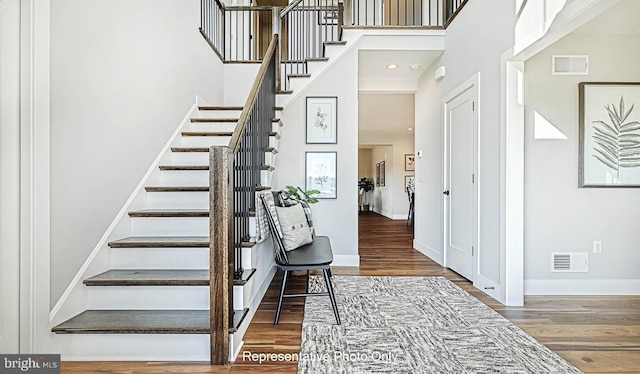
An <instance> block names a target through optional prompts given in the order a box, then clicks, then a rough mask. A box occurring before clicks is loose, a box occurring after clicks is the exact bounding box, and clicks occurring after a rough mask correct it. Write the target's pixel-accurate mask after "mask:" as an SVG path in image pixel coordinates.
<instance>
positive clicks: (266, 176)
mask: <svg viewBox="0 0 640 374" xmlns="http://www.w3.org/2000/svg"><path fill="white" fill-rule="evenodd" d="M272 174H273V172H272V171H267V170H263V171H261V172H260V183H261V184H262V185H263V186H271V175H272Z"/></svg>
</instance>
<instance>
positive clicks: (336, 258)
mask: <svg viewBox="0 0 640 374" xmlns="http://www.w3.org/2000/svg"><path fill="white" fill-rule="evenodd" d="M331 266H360V256H358V255H333V263H332V264H331Z"/></svg>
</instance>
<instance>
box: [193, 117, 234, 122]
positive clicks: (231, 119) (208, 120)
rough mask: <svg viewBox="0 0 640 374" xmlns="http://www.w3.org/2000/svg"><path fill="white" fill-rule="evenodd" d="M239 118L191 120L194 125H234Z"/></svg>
mask: <svg viewBox="0 0 640 374" xmlns="http://www.w3.org/2000/svg"><path fill="white" fill-rule="evenodd" d="M238 120H239V118H191V122H192V123H233V122H238Z"/></svg>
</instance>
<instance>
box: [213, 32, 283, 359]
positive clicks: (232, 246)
mask: <svg viewBox="0 0 640 374" xmlns="http://www.w3.org/2000/svg"><path fill="white" fill-rule="evenodd" d="M277 49H278V36H277V35H273V36H272V39H271V42H270V44H269V45H268V48H267V50H266V52H265V55H264V56H265V57H264V59H263V61H262V65H261V66H260V70H259V72H258V76H257V77H256V80H255V82H254V84H253V87H252V88H251V91H250V92H249V97H248V99H247V101H246V103H245V106H244V108H243V110H242V113H241V114H240V119H239V121H238V124H237V126H236V128H235V130H234V132H233V135H232V136H231V140H230V141H229V145H228V146H214V147H211V148H210V150H209V154H210V165H209V170H210V200H211V204H210V207H211V208H210V211H209V217H210V218H209V221H210V226H211V230H210V259H211V260H210V261H211V264H210V277H211V279H210V318H211V363H212V364H213V365H223V364H226V363H227V362H228V357H229V356H228V355H229V331H230V329H231V328H232V327H233V326H232V324H233V312H234V311H233V277H232V276H231V275H232V274H233V273H235V272H237V271H238V269H239V268H238V265H239V264H238V262H239V261H241V260H240V255H241V253H242V248H243V247H244V246H245V245H246V244H247V242H248V241H249V230H250V228H249V217H250V215H251V212H254V211H255V194H256V191H259V190H261V189H262V188H263V187H262V186H261V171H262V170H264V169H265V168H266V165H265V152H266V150H267V147H269V139H270V137H271V135H272V123H273V118H274V117H275V104H276V99H275V97H276V75H277V74H276V69H277V66H278V62H277V61H278V53H277ZM240 270H241V268H240Z"/></svg>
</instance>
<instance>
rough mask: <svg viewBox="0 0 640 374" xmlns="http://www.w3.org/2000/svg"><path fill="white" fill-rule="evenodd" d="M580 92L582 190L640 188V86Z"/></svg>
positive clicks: (583, 87)
mask: <svg viewBox="0 0 640 374" xmlns="http://www.w3.org/2000/svg"><path fill="white" fill-rule="evenodd" d="M578 91H579V95H578V96H579V118H578V120H579V126H580V129H579V130H580V131H579V155H578V156H579V157H578V159H579V169H578V178H579V181H578V185H579V187H640V82H638V83H627V82H618V83H601V82H595V83H590V82H589V83H580V84H579V85H578Z"/></svg>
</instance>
